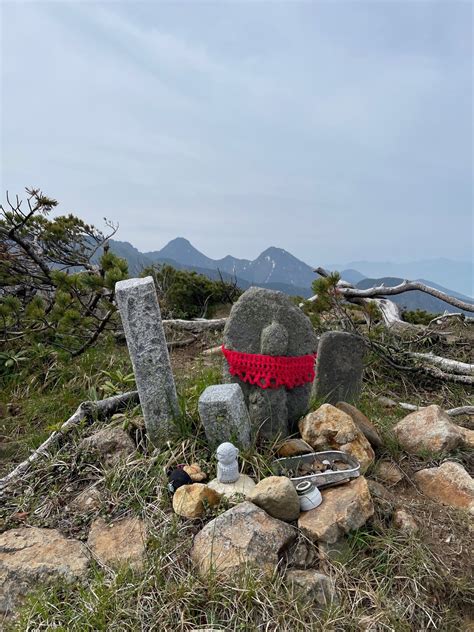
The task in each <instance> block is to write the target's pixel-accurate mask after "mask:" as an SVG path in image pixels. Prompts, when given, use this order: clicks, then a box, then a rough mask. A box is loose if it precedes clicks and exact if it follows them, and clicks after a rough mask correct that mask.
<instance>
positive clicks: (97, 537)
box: [87, 518, 147, 570]
mask: <svg viewBox="0 0 474 632" xmlns="http://www.w3.org/2000/svg"><path fill="white" fill-rule="evenodd" d="M146 538H147V535H146V528H145V524H144V523H143V521H142V520H140V518H122V519H121V520H118V521H117V522H114V523H111V524H107V523H106V522H105V520H103V519H102V518H97V519H96V520H94V522H93V523H92V525H91V528H90V531H89V537H88V538H87V544H88V546H89V548H90V549H91V551H92V553H93V554H94V556H95V557H96V558H97V559H98V560H99V562H100V563H101V564H104V565H106V566H113V567H116V566H120V565H123V564H126V565H128V566H131V567H132V568H133V569H136V570H140V569H141V568H143V562H144V555H145V548H146Z"/></svg>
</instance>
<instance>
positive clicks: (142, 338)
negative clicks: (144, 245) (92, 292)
mask: <svg viewBox="0 0 474 632" xmlns="http://www.w3.org/2000/svg"><path fill="white" fill-rule="evenodd" d="M115 292H116V298H117V305H118V307H119V310H120V316H121V318H122V324H123V329H124V332H125V336H126V338H127V345H128V351H129V353H130V358H131V360H132V365H133V370H134V372H135V380H136V383H137V389H138V394H139V397H140V403H141V407H142V410H143V416H144V418H145V426H146V430H147V434H148V437H149V438H150V440H151V441H152V442H153V443H154V444H155V445H157V446H159V445H160V443H161V442H163V441H164V440H166V439H167V438H168V435H169V432H170V430H171V428H172V427H173V421H174V419H176V418H177V417H178V414H179V407H178V398H177V395H176V387H175V383H174V378H173V373H172V371H171V364H170V359H169V354H168V348H167V346H166V339H165V333H164V330H163V323H162V320H161V312H160V306H159V305H158V298H157V296H156V291H155V284H154V282H153V279H152V277H145V278H144V279H128V280H126V281H119V282H118V283H117V284H116V286H115Z"/></svg>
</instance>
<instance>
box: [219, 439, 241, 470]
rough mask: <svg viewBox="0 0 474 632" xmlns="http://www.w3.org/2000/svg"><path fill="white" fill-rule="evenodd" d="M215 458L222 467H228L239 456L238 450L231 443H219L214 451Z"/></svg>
mask: <svg viewBox="0 0 474 632" xmlns="http://www.w3.org/2000/svg"><path fill="white" fill-rule="evenodd" d="M216 456H217V460H218V461H219V463H222V464H223V465H230V464H231V463H233V462H234V461H235V460H236V459H237V457H238V456H239V450H238V448H236V447H235V445H233V444H232V443H229V442H227V441H226V442H225V443H221V444H220V446H219V447H218V448H217V450H216Z"/></svg>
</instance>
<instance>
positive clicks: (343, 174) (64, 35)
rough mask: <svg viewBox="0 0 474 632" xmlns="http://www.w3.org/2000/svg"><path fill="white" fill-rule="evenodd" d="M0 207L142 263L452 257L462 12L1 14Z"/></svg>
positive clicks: (463, 102)
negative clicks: (139, 255)
mask: <svg viewBox="0 0 474 632" xmlns="http://www.w3.org/2000/svg"><path fill="white" fill-rule="evenodd" d="M0 16H1V21H2V30H1V76H2V79H1V99H0V105H1V142H0V158H1V182H0V189H1V197H2V200H4V199H5V192H6V191H7V190H8V191H9V192H10V193H11V194H15V193H19V194H22V192H23V191H24V187H25V186H35V187H39V188H41V189H42V190H43V191H44V192H45V193H46V194H47V195H49V196H51V197H54V198H56V199H57V200H59V202H60V206H59V212H60V213H67V212H73V213H75V214H77V215H79V216H80V217H82V218H83V219H85V220H87V221H89V222H92V223H94V224H95V225H96V226H98V227H99V228H101V227H103V217H107V218H109V219H110V220H113V221H115V222H117V223H118V224H119V231H118V233H117V238H118V239H120V240H123V241H129V242H131V243H132V244H133V245H135V246H136V247H137V248H139V249H140V250H142V251H150V250H158V249H160V248H161V247H162V246H164V245H165V244H166V243H167V242H168V241H169V240H170V239H173V238H174V237H177V236H183V237H186V238H188V239H189V240H190V241H191V242H192V243H193V244H194V245H195V246H196V247H197V248H199V249H200V250H202V251H203V252H204V253H205V254H207V255H208V256H210V257H213V258H220V257H223V256H225V255H227V254H232V255H234V256H238V257H242V258H250V259H253V258H255V257H256V256H257V255H258V254H259V253H260V252H261V251H262V250H264V249H265V248H267V247H268V246H277V247H281V248H285V249H286V250H288V251H290V252H292V253H293V254H294V255H296V256H297V257H299V258H300V259H303V260H304V261H306V262H307V263H309V264H311V265H320V264H321V262H327V261H340V262H344V261H353V260H362V259H363V260H369V261H370V260H372V261H376V260H384V261H385V260H387V261H406V260H416V259H429V258H437V257H447V258H451V259H455V260H469V259H470V258H471V257H472V247H473V204H472V202H473V200H472V173H473V170H472V166H473V159H472V146H473V133H472V132H473V130H472V88H473V74H472V71H473V61H472V59H473V56H472V52H473V51H472V37H473V35H472V33H473V5H472V3H471V2H460V1H456V0H449V1H446V2H436V1H430V0H426V1H424V0H419V1H415V0H414V1H410V2H405V1H404V0H394V1H390V0H388V1H382V0H381V1H377V0H374V1H372V2H362V1H350V2H347V1H338V0H332V1H331V2H318V1H313V2H297V1H292V0H287V1H286V2H270V1H267V2H252V1H246V2H244V1H241V2H225V1H219V2H199V1H198V0H195V1H193V2H170V3H168V2H167V3H165V2H159V1H153V2H151V1H150V2H119V3H115V2H101V3H96V2H88V1H86V0H83V1H81V2H69V1H68V0H61V1H56V2H8V1H7V2H5V1H3V2H1V4H0Z"/></svg>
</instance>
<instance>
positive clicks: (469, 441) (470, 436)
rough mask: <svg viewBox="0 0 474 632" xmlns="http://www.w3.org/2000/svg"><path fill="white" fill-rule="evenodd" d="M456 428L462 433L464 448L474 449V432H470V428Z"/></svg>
mask: <svg viewBox="0 0 474 632" xmlns="http://www.w3.org/2000/svg"><path fill="white" fill-rule="evenodd" d="M456 427H457V428H459V432H460V433H461V441H462V446H463V448H467V449H470V448H474V430H469V428H463V427H462V426H456Z"/></svg>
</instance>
